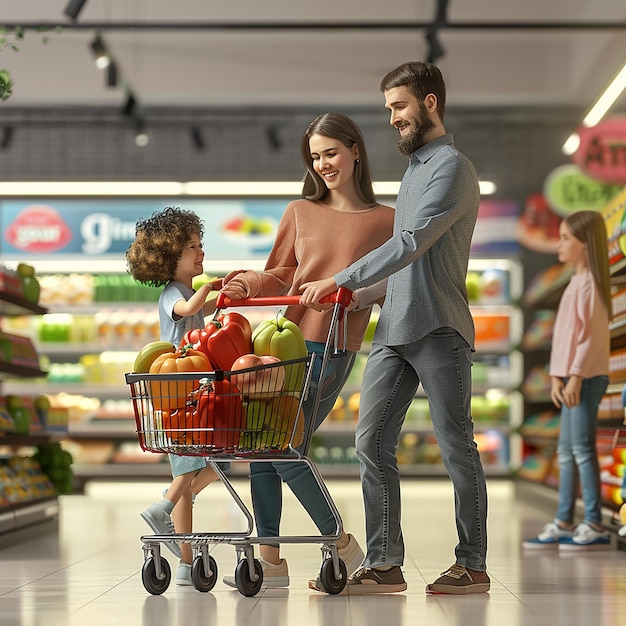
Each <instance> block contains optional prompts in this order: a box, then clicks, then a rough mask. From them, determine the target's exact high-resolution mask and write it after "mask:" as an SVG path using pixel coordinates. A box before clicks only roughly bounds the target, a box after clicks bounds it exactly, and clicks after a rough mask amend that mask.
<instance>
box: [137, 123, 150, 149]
mask: <svg viewBox="0 0 626 626" xmlns="http://www.w3.org/2000/svg"><path fill="white" fill-rule="evenodd" d="M149 141H150V136H149V135H148V131H147V130H146V125H145V122H144V120H141V119H140V120H137V122H136V124H135V145H136V146H137V147H138V148H144V147H145V146H147V145H148V142H149Z"/></svg>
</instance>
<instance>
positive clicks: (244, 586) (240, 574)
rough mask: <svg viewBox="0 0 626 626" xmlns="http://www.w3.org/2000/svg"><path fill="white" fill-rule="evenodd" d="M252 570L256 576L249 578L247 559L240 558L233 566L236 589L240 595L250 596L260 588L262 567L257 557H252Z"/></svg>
mask: <svg viewBox="0 0 626 626" xmlns="http://www.w3.org/2000/svg"><path fill="white" fill-rule="evenodd" d="M254 571H255V573H256V575H257V576H258V578H257V579H256V580H251V579H250V568H249V567H248V559H241V560H240V561H239V563H237V567H236V568H235V582H236V583H237V589H238V590H239V593H240V594H241V595H242V596H247V597H248V598H251V597H252V596H255V595H256V594H257V593H259V591H260V590H261V585H262V584H263V567H261V562H260V561H259V560H258V559H254Z"/></svg>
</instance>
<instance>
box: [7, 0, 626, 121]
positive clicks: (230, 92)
mask: <svg viewBox="0 0 626 626" xmlns="http://www.w3.org/2000/svg"><path fill="white" fill-rule="evenodd" d="M67 4H68V0H19V2H16V1H15V0H0V20H1V21H2V22H3V23H5V24H25V25H32V24H33V23H64V24H68V25H69V24H71V20H70V19H69V18H68V17H67V16H65V15H64V10H65V7H66V6H67ZM436 7H437V2H436V1H435V0H386V1H383V0H317V1H315V2H304V1H302V0H230V1H229V2H225V1H224V0H221V1H220V2H217V1H210V0H175V1H173V0H88V2H87V3H86V5H85V7H84V9H83V11H82V12H81V14H80V15H79V18H78V20H77V23H78V24H93V25H96V24H102V26H103V27H104V28H103V30H102V34H103V37H104V40H105V42H106V44H107V46H108V48H109V49H110V52H111V53H112V56H113V57H114V58H115V60H116V61H117V63H118V66H119V68H120V70H121V73H122V74H123V77H124V81H125V82H126V83H127V84H128V85H129V86H130V88H131V89H132V91H133V92H134V93H135V94H136V95H137V98H138V100H139V101H140V102H141V104H142V105H145V106H148V107H149V106H160V105H170V106H171V105H174V106H177V105H180V106H205V107H206V106H213V105H215V106H220V107H223V106H225V105H226V106H233V107H240V106H250V105H259V104H263V105H275V104H277V105H282V106H285V105H287V106H298V105H316V104H320V105H321V104H324V105H328V104H332V103H336V104H338V105H344V106H345V105H347V106H352V105H353V106H369V105H374V106H378V105H380V106H382V96H381V94H380V93H379V90H378V85H379V82H380V79H381V78H382V76H383V75H384V74H385V73H386V72H387V71H388V70H389V69H391V68H393V67H395V66H396V65H398V64H400V63H402V62H404V61H408V60H416V59H425V58H426V56H427V45H426V42H425V39H424V28H423V27H420V28H405V29H380V30H379V29H364V28H361V29H358V28H357V29H354V30H324V29H319V28H315V29H310V30H308V29H301V30H281V29H258V30H256V29H248V30H238V29H215V30H214V29H205V30H192V29H182V28H181V29H177V30H170V29H164V30H133V29H130V30H122V29H119V28H111V29H107V28H106V25H107V24H108V25H111V24H113V23H118V24H119V23H130V22H133V23H142V24H147V23H155V24H156V23H160V24H166V25H172V24H176V23H178V24H180V23H185V24H194V23H195V24H198V23H201V24H219V23H229V24H247V25H250V24H258V25H260V26H264V27H267V26H268V25H273V24H281V23H283V24H284V23H291V24H305V25H306V24H312V23H313V24H318V25H319V24H327V23H331V24H336V23H342V24H343V23H345V24H349V23H351V22H352V23H354V22H358V23H362V24H363V23H367V24H372V25H382V24H389V23H393V24H396V25H411V24H420V25H422V26H423V25H424V24H426V23H429V22H430V21H432V20H433V19H434V17H435V12H436ZM447 18H448V24H449V25H452V26H454V25H457V26H458V28H444V29H442V30H440V32H439V40H440V42H441V44H442V45H443V47H444V48H445V51H446V53H445V56H444V57H443V58H441V59H440V60H439V61H438V62H437V63H438V65H439V66H440V67H441V68H442V70H443V72H444V76H445V78H446V81H447V84H448V102H449V104H451V105H455V106H466V105H496V106H497V105H510V104H515V105H549V106H552V105H565V106H568V107H572V106H573V107H580V108H581V111H582V112H583V113H584V112H586V109H588V108H589V106H590V105H591V104H592V103H593V100H594V97H595V96H597V94H598V93H599V92H600V91H601V90H602V89H603V88H604V87H605V86H606V85H607V84H608V82H609V81H610V79H611V78H612V77H613V76H614V75H615V74H616V72H617V71H618V70H619V69H620V68H621V66H622V65H623V63H624V61H625V60H626V27H625V25H626V3H625V2H623V1H622V0H554V1H552V0H525V1H520V0H456V1H453V0H450V2H449V3H448V11H447ZM546 22H553V23H558V24H570V23H598V22H605V23H606V22H612V23H615V24H616V25H619V28H615V29H613V30H607V29H592V30H584V29H556V28H555V29H549V30H543V29H528V28H521V29H498V28H493V29H487V28H485V29H480V30H476V29H470V28H461V27H460V26H462V25H468V24H471V23H491V24H494V23H498V24H502V23H509V24H523V23H535V24H536V23H546ZM93 36H94V30H93V29H92V28H88V29H72V28H69V27H67V28H65V29H64V30H63V32H61V33H59V34H56V33H55V34H51V35H50V36H49V42H48V43H47V44H44V43H42V41H41V40H42V36H41V35H40V34H38V33H35V32H32V31H27V33H26V37H25V39H24V40H23V41H22V42H21V43H20V44H19V46H20V50H19V51H18V52H13V51H12V50H10V49H9V48H6V49H5V50H4V51H3V52H2V53H0V68H5V69H8V70H10V71H11V73H12V75H13V78H14V81H15V88H14V93H13V95H12V96H11V98H10V99H9V100H8V101H7V102H6V103H4V104H2V105H0V106H2V107H22V106H27V107H32V106H42V105H43V106H45V105H66V104H67V105H98V106H117V105H121V104H122V103H123V102H124V100H125V93H124V91H123V90H122V89H111V88H107V87H106V86H105V81H104V76H103V74H102V72H101V71H99V70H97V69H96V68H95V67H94V64H93V57H92V54H91V50H90V49H89V43H90V41H91V40H92V39H93ZM625 99H626V96H622V98H621V100H620V101H619V102H618V104H617V105H616V110H620V109H621V110H625V109H626V102H625Z"/></svg>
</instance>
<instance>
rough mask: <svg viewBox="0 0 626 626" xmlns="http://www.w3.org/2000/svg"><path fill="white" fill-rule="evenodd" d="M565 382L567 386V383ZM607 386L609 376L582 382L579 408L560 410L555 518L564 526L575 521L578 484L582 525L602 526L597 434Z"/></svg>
mask: <svg viewBox="0 0 626 626" xmlns="http://www.w3.org/2000/svg"><path fill="white" fill-rule="evenodd" d="M565 381H566V382H567V379H565ZM608 384H609V378H608V376H594V377H592V378H585V379H584V380H583V383H582V387H581V390H580V404H579V405H577V406H573V407H571V408H568V407H566V406H565V405H563V406H562V407H561V425H560V431H559V443H558V447H557V456H558V459H559V504H558V509H557V514H556V517H557V519H558V520H560V521H561V522H565V523H567V524H571V523H572V522H573V521H574V507H575V505H576V497H577V493H578V483H579V481H580V489H581V494H582V499H583V504H584V507H585V521H586V522H591V523H594V524H600V523H601V522H602V510H601V509H602V497H601V491H600V468H599V464H598V453H597V450H596V431H597V427H598V406H599V405H600V400H602V396H603V395H604V393H605V391H606V388H607V386H608ZM577 469H578V471H576V470H577Z"/></svg>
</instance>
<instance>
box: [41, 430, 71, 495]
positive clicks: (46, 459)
mask: <svg viewBox="0 0 626 626" xmlns="http://www.w3.org/2000/svg"><path fill="white" fill-rule="evenodd" d="M33 458H34V459H35V460H36V461H37V462H38V463H39V464H40V465H41V468H42V470H43V471H44V472H45V473H46V475H47V476H48V477H49V478H50V480H51V481H52V483H53V484H54V486H55V488H56V490H57V492H58V493H59V494H70V493H72V492H73V491H74V486H73V476H74V475H73V472H72V462H73V458H72V455H71V454H70V453H69V452H68V451H67V450H63V448H62V447H61V444H60V443H59V442H57V441H55V442H51V443H44V444H42V445H40V446H39V447H38V448H37V452H36V453H35V454H34V455H33Z"/></svg>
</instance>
